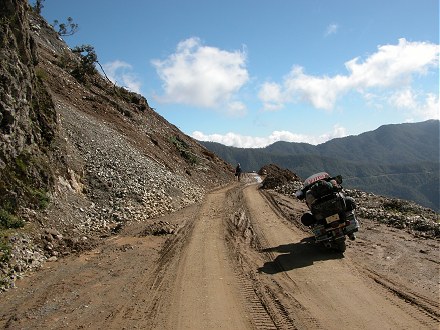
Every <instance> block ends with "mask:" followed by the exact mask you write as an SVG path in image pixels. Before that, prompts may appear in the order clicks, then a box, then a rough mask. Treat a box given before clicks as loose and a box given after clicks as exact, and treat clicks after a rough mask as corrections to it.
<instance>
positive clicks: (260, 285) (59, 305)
mask: <svg viewBox="0 0 440 330" xmlns="http://www.w3.org/2000/svg"><path fill="white" fill-rule="evenodd" d="M283 203H284V204H286V205H287V204H289V207H290V208H291V209H292V210H294V212H297V213H298V214H301V212H303V211H304V205H303V204H301V203H299V202H296V201H290V200H285V199H283V198H282V197H278V200H277V196H275V197H274V196H273V195H270V194H267V193H262V192H261V191H260V190H259V189H258V185H257V184H244V183H237V182H235V183H233V184H231V185H229V186H227V187H223V188H220V189H217V190H215V191H212V192H211V193H209V194H208V195H207V196H206V198H205V200H204V201H203V203H201V204H200V205H193V206H191V207H188V208H186V209H184V210H181V211H179V212H176V213H173V214H171V215H168V216H165V217H163V218H160V219H157V220H158V221H162V223H165V222H166V223H168V224H170V225H172V226H174V227H175V228H177V230H176V232H175V233H174V234H172V235H166V236H153V235H149V234H148V230H146V229H145V228H146V226H147V224H137V225H132V226H129V227H128V226H127V227H126V228H124V230H123V231H122V232H121V233H119V234H118V235H115V236H112V237H110V238H107V239H103V241H102V243H101V244H100V245H99V246H97V247H96V248H95V249H94V250H91V251H87V252H84V253H82V254H79V255H75V256H70V257H67V258H64V259H61V260H59V261H56V262H48V263H46V264H45V266H44V267H43V269H41V270H40V271H38V272H36V273H34V274H30V275H29V276H27V277H25V278H23V279H21V280H19V281H18V282H17V286H18V287H17V288H16V289H13V290H9V291H8V292H5V293H3V294H1V295H0V327H1V328H5V329H438V328H439V325H440V323H439V317H440V316H439V312H438V310H439V309H438V307H439V306H438V256H437V257H436V256H435V255H433V256H428V257H427V256H426V253H424V254H423V257H425V259H426V260H427V261H426V262H425V261H424V263H423V265H425V263H426V264H428V265H431V266H429V267H430V268H429V269H424V271H423V274H421V273H420V272H414V269H412V270H411V269H410V268H414V267H416V264H413V265H411V264H407V263H408V262H415V261H414V260H412V259H408V260H409V261H408V262H405V264H406V268H405V267H401V268H397V264H396V265H395V266H394V268H393V267H391V266H390V267H388V268H387V270H386V271H384V267H383V266H382V262H383V260H382V259H381V255H378V256H377V257H376V256H375V254H374V253H373V252H374V251H373V252H371V251H370V250H371V249H372V248H371V246H372V245H374V244H376V246H375V249H376V247H377V246H378V245H377V244H379V246H381V247H385V246H386V242H384V240H389V242H388V243H389V244H390V246H393V247H394V249H395V250H396V249H398V248H399V247H400V246H401V249H402V250H400V252H399V251H397V252H396V251H394V252H393V253H400V254H402V255H403V256H402V258H404V257H405V258H421V257H420V256H419V255H418V254H417V253H418V251H415V252H414V253H410V252H408V251H412V250H414V249H419V248H420V249H422V248H423V249H425V250H424V251H428V250H429V249H431V250H434V249H436V245H435V244H436V243H435V242H428V241H423V242H415V241H414V240H412V239H410V238H406V239H401V240H400V241H399V242H407V244H403V243H401V244H400V243H399V244H397V243H396V239H394V243H393V237H394V236H393V235H396V233H395V232H390V233H388V234H387V232H386V229H384V230H382V231H379V230H378V229H377V228H373V229H372V228H369V226H370V225H369V224H368V223H364V225H363V227H362V228H361V232H360V233H359V234H358V240H356V241H354V242H349V245H348V248H347V251H346V252H345V254H344V255H342V254H338V253H333V252H330V251H326V250H323V249H321V248H320V247H319V246H316V245H315V244H314V243H313V240H312V239H311V237H310V236H311V235H310V233H309V232H308V231H307V230H305V229H304V228H301V227H300V226H298V225H296V224H295V222H294V221H289V220H288V219H287V218H286V217H285V214H284V213H283V210H282V208H281V207H280V205H283ZM371 226H373V225H371ZM367 229H369V230H367ZM362 230H364V232H363V231H362ZM374 230H377V231H378V232H377V233H375V232H374ZM384 235H388V236H384ZM398 235H400V236H402V235H405V234H404V233H402V234H400V233H399V234H398ZM376 236H377V240H378V241H376V242H375V241H374V240H375V237H376ZM411 244H418V245H417V247H414V248H413V247H412V246H411ZM420 244H428V246H427V247H420ZM429 244H430V245H429ZM429 246H430V247H431V248H430V247H429ZM405 251H406V252H405ZM369 252H371V253H369ZM386 260H388V259H386ZM417 262H421V261H420V260H419V259H417ZM412 266H414V267H412ZM417 267H418V266H417ZM423 267H425V266H423ZM405 269H407V270H406V271H407V275H408V276H405V273H402V272H405ZM433 285H434V286H436V288H433V287H432V286H433Z"/></svg>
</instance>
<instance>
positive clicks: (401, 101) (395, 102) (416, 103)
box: [389, 89, 440, 119]
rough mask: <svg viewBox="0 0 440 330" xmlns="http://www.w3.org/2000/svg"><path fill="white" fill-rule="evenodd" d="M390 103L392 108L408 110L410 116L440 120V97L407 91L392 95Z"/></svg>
mask: <svg viewBox="0 0 440 330" xmlns="http://www.w3.org/2000/svg"><path fill="white" fill-rule="evenodd" d="M389 102H390V104H391V105H392V106H394V107H396V108H398V109H404V110H408V111H409V112H410V114H412V115H414V116H416V117H419V118H421V119H440V113H439V112H440V102H439V97H438V95H435V94H432V93H428V94H425V95H416V94H414V92H413V91H412V90H411V89H405V90H401V91H398V92H396V93H395V94H394V95H392V96H391V97H390V99H389Z"/></svg>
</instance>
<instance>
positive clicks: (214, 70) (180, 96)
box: [152, 38, 249, 115]
mask: <svg viewBox="0 0 440 330" xmlns="http://www.w3.org/2000/svg"><path fill="white" fill-rule="evenodd" d="M152 64H153V66H154V67H155V69H156V71H157V73H158V75H159V77H160V79H161V80H162V82H163V90H164V94H163V95H162V96H159V97H158V101H159V102H164V103H182V104H186V105H191V106H196V107H203V108H220V107H225V108H226V109H227V111H228V112H229V113H230V114H232V115H242V114H244V112H245V109H246V107H245V105H244V104H243V103H241V102H239V101H237V100H236V99H235V95H236V93H237V92H238V91H239V90H240V88H241V87H243V85H245V84H246V83H247V82H248V80H249V74H248V72H247V69H246V67H245V64H246V53H245V52H244V51H234V52H228V51H225V50H221V49H218V48H215V47H208V46H204V45H202V43H201V41H200V39H199V38H189V39H187V40H184V41H182V42H180V43H179V44H178V45H177V49H176V52H175V53H174V54H172V55H170V56H168V58H166V59H165V60H153V61H152Z"/></svg>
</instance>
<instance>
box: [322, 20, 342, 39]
mask: <svg viewBox="0 0 440 330" xmlns="http://www.w3.org/2000/svg"><path fill="white" fill-rule="evenodd" d="M338 29H339V26H338V24H334V23H333V24H330V25H329V26H327V29H326V30H325V33H324V35H325V36H329V35H331V34H335V33H336V32H338Z"/></svg>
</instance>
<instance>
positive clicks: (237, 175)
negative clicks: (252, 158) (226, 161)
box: [235, 163, 241, 181]
mask: <svg viewBox="0 0 440 330" xmlns="http://www.w3.org/2000/svg"><path fill="white" fill-rule="evenodd" d="M235 176H236V177H237V181H240V179H241V166H240V163H238V164H237V167H236V168H235Z"/></svg>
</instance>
